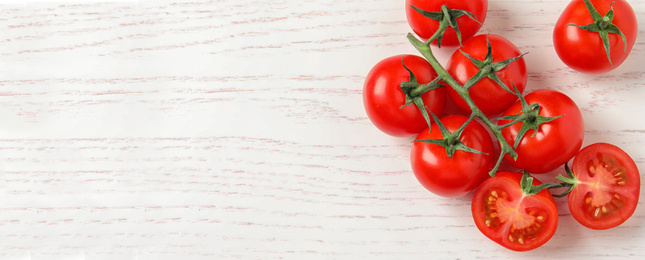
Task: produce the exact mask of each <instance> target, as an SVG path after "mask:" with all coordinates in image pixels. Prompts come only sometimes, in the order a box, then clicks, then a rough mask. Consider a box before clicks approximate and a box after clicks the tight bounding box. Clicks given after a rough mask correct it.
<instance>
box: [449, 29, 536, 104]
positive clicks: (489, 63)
mask: <svg viewBox="0 0 645 260" xmlns="http://www.w3.org/2000/svg"><path fill="white" fill-rule="evenodd" d="M486 45H487V48H488V52H487V53H486V57H484V60H483V61H481V60H478V59H475V58H473V57H472V56H470V54H468V53H466V52H464V51H462V50H459V51H460V52H461V54H463V55H464V56H466V58H468V59H469V60H470V61H471V62H472V63H473V65H475V67H477V68H478V69H479V71H477V73H475V75H473V77H472V78H470V79H469V80H468V81H467V82H466V83H465V84H464V87H465V88H466V89H470V88H471V87H472V86H474V85H475V84H476V83H477V82H478V81H479V80H481V79H482V78H489V79H491V80H493V81H495V83H497V85H499V86H500V87H501V88H502V89H503V90H505V91H506V92H508V93H511V94H515V93H514V92H513V91H511V90H510V89H509V88H508V86H506V84H504V82H502V80H501V79H500V78H499V76H497V72H498V71H500V70H502V69H504V68H506V67H507V66H508V65H509V64H511V63H512V62H514V61H516V60H518V59H520V58H522V57H523V56H524V55H526V54H527V53H522V54H521V55H519V56H517V57H513V58H510V59H506V60H503V61H500V62H493V51H492V47H491V45H490V41H489V40H488V36H487V37H486Z"/></svg>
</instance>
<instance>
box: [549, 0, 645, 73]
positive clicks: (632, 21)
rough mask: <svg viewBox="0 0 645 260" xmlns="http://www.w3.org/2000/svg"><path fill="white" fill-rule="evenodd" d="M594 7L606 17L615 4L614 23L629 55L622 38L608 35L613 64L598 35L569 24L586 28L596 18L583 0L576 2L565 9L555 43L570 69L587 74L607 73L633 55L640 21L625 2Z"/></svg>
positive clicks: (598, 2)
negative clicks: (622, 35)
mask: <svg viewBox="0 0 645 260" xmlns="http://www.w3.org/2000/svg"><path fill="white" fill-rule="evenodd" d="M591 3H592V5H593V6H594V7H595V8H596V10H597V11H598V12H599V13H600V15H601V16H604V15H605V14H606V13H607V12H608V11H609V10H610V5H611V4H612V3H613V9H614V19H613V21H612V23H613V24H614V25H616V26H618V28H619V29H620V30H621V31H622V32H623V34H625V37H626V39H627V53H625V44H624V42H623V40H622V37H621V36H620V35H618V34H613V33H610V34H609V46H610V55H611V61H612V64H613V66H612V64H610V63H609V60H608V59H607V53H606V52H605V47H604V45H603V43H602V39H601V38H600V36H599V34H598V33H596V32H590V31H585V30H582V29H580V28H578V27H576V26H566V25H567V24H576V25H587V24H590V23H593V19H592V18H591V15H590V14H589V11H588V10H587V7H586V6H585V4H584V1H583V0H573V1H571V2H570V3H569V5H568V6H567V7H566V8H565V9H564V11H563V12H562V14H561V15H560V18H558V21H557V22H556V24H555V28H554V30H553V44H554V46H555V50H556V52H557V53H558V56H559V57H560V59H561V60H562V62H564V63H565V64H566V65H567V66H569V67H571V68H572V69H574V70H577V71H580V72H585V73H604V72H608V71H611V70H613V69H615V68H617V67H618V66H619V65H620V64H622V63H623V61H625V59H626V58H627V56H628V55H629V52H631V50H632V47H633V46H634V43H635V42H636V35H637V34H638V22H637V21H636V15H635V13H634V10H633V9H632V7H631V6H630V5H629V3H627V1H625V0H591Z"/></svg>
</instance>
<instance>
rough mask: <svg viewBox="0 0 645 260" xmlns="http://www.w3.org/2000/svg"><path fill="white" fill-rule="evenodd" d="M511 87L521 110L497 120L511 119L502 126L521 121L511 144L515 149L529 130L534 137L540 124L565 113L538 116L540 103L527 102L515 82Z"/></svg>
mask: <svg viewBox="0 0 645 260" xmlns="http://www.w3.org/2000/svg"><path fill="white" fill-rule="evenodd" d="M513 88H514V89H515V94H516V95H517V96H518V98H519V99H520V103H521V104H522V111H521V112H520V113H519V114H517V115H511V116H504V117H500V118H497V120H512V121H511V122H510V123H508V124H505V125H503V126H502V128H506V127H509V126H511V125H514V124H516V123H520V122H521V123H522V127H520V131H519V132H518V133H517V136H516V137H515V142H514V144H513V149H517V146H518V145H519V144H520V142H521V141H522V138H524V136H525V135H526V133H527V132H528V131H529V130H533V134H532V135H531V137H534V136H535V135H536V134H537V133H538V129H539V128H540V126H541V125H542V124H545V123H548V122H551V121H553V120H556V119H558V118H560V117H563V116H565V115H559V116H554V117H545V116H540V105H539V104H537V103H532V104H528V103H527V102H526V99H525V98H524V96H522V94H521V93H520V92H519V90H517V88H516V87H515V84H513Z"/></svg>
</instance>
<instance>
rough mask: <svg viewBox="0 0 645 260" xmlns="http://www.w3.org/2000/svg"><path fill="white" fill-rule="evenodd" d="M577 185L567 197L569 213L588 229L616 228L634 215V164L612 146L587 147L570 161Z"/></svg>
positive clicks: (636, 182)
mask: <svg viewBox="0 0 645 260" xmlns="http://www.w3.org/2000/svg"><path fill="white" fill-rule="evenodd" d="M572 171H573V176H574V177H575V179H576V180H577V181H576V185H575V186H574V188H573V190H572V191H571V193H569V210H570V211H571V215H572V216H573V218H575V219H576V220H577V221H578V222H579V223H580V224H582V225H583V226H585V227H588V228H591V229H608V228H613V227H616V226H618V225H620V224H622V223H623V222H625V220H627V219H628V218H629V217H631V216H632V214H634V211H635V210H636V205H638V197H639V195H640V186H641V184H640V174H639V173H638V168H637V167H636V163H634V160H632V158H631V157H629V155H628V154H627V153H625V152H624V151H623V150H621V149H620V148H618V147H616V146H615V145H611V144H607V143H596V144H592V145H589V146H587V147H585V148H583V149H582V150H580V152H578V154H576V158H575V159H574V160H573V168H572Z"/></svg>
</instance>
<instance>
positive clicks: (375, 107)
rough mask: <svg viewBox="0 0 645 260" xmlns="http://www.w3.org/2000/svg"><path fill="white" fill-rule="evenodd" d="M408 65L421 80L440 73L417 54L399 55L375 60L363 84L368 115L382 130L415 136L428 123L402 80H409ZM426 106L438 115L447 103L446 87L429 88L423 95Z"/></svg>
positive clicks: (419, 80)
mask: <svg viewBox="0 0 645 260" xmlns="http://www.w3.org/2000/svg"><path fill="white" fill-rule="evenodd" d="M402 62H403V63H405V66H406V67H408V68H409V69H410V70H411V71H412V72H413V74H414V76H415V77H416V79H417V82H418V83H420V84H425V83H429V82H431V81H432V80H434V79H435V78H436V77H437V73H436V72H435V71H434V69H433V68H432V66H430V63H428V61H426V60H425V59H423V58H422V57H419V56H415V55H397V56H392V57H389V58H386V59H384V60H382V61H380V62H379V63H378V64H376V65H375V66H374V67H373V68H372V70H371V71H370V72H369V74H368V75H367V78H366V79H365V84H364V86H363V105H364V107H365V111H366V112H367V115H368V117H369V119H370V120H371V121H372V123H373V124H374V125H375V126H376V127H377V128H378V129H380V130H381V131H383V132H384V133H386V134H389V135H392V136H400V137H404V136H413V135H416V134H418V133H419V132H421V131H423V129H426V128H427V127H428V124H427V123H426V121H425V119H424V118H423V115H422V114H421V111H419V109H418V108H417V106H415V105H409V106H406V107H403V108H402V107H401V106H403V105H404V104H405V103H406V100H405V94H404V93H403V91H402V90H401V83H402V82H407V81H409V80H410V73H409V72H408V71H407V70H406V69H405V67H403V63H402ZM421 98H422V99H423V102H424V104H425V106H426V107H427V108H428V109H430V111H432V112H433V113H434V114H435V115H441V114H442V113H443V109H444V105H445V103H446V90H445V88H437V89H433V90H430V91H428V92H426V93H424V94H423V95H421Z"/></svg>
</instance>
